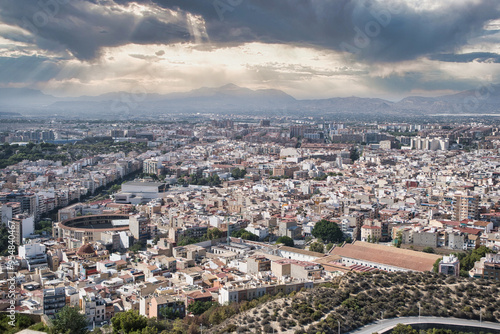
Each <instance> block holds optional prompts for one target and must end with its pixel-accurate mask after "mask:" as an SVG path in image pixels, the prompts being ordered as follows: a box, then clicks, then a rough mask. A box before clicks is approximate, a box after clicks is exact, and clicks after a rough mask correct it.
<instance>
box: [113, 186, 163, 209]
mask: <svg viewBox="0 0 500 334" xmlns="http://www.w3.org/2000/svg"><path fill="white" fill-rule="evenodd" d="M167 188H168V185H167V184H166V183H160V182H147V181H144V182H141V181H130V182H125V183H124V184H122V190H121V192H119V193H117V194H115V202H116V203H122V204H134V205H137V204H146V203H148V202H150V201H151V200H153V199H157V198H163V196H164V195H165V194H166V191H167Z"/></svg>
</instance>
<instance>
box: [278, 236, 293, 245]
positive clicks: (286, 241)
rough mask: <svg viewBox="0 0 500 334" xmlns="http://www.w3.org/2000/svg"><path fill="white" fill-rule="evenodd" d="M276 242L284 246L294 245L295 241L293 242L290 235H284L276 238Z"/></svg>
mask: <svg viewBox="0 0 500 334" xmlns="http://www.w3.org/2000/svg"><path fill="white" fill-rule="evenodd" d="M276 243H277V244H284V245H285V246H288V247H293V246H295V243H294V242H293V239H292V238H290V237H287V236H285V235H284V236H281V237H279V238H278V240H276Z"/></svg>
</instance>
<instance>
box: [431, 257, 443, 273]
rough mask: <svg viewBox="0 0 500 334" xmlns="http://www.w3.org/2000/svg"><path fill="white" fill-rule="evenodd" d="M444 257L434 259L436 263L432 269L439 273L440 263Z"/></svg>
mask: <svg viewBox="0 0 500 334" xmlns="http://www.w3.org/2000/svg"><path fill="white" fill-rule="evenodd" d="M442 259H443V258H442V257H440V258H439V259H437V260H436V261H434V264H433V265H432V271H433V272H435V273H437V272H439V263H440V262H441V260H442Z"/></svg>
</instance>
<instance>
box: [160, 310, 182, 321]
mask: <svg viewBox="0 0 500 334" xmlns="http://www.w3.org/2000/svg"><path fill="white" fill-rule="evenodd" d="M159 313H160V316H161V318H162V319H170V320H174V319H177V318H180V317H181V312H180V311H178V310H175V309H174V308H173V307H163V308H161V309H160V312H159Z"/></svg>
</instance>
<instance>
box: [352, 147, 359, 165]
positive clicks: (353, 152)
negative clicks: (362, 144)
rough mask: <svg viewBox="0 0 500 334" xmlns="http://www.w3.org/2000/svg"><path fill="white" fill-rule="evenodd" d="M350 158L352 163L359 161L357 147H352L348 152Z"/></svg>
mask: <svg viewBox="0 0 500 334" xmlns="http://www.w3.org/2000/svg"><path fill="white" fill-rule="evenodd" d="M350 158H351V160H352V162H354V161H356V160H358V159H359V151H358V148H357V147H353V148H352V149H351V152H350Z"/></svg>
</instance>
